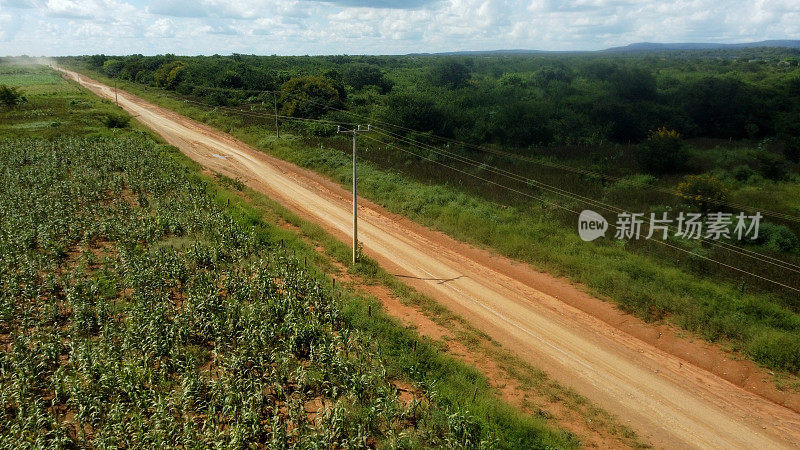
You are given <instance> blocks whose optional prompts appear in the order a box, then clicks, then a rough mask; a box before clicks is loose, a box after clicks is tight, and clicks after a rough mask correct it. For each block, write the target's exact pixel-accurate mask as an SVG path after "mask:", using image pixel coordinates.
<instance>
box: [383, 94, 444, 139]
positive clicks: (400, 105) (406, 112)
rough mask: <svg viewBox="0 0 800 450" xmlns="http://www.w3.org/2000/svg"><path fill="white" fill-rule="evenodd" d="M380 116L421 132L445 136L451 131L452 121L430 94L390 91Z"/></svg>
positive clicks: (387, 120)
mask: <svg viewBox="0 0 800 450" xmlns="http://www.w3.org/2000/svg"><path fill="white" fill-rule="evenodd" d="M381 118H382V119H383V120H385V121H386V122H389V123H393V124H396V125H400V126H403V127H406V128H410V129H412V130H416V131H419V132H422V133H424V132H433V133H435V134H440V135H445V136H449V135H450V134H451V133H452V123H451V122H452V121H451V120H450V118H449V117H448V116H447V114H445V112H444V111H442V109H440V108H439V107H438V106H437V105H436V104H435V103H434V102H433V101H432V100H431V99H430V96H425V95H416V96H415V95H410V94H400V93H391V94H389V97H388V98H387V100H386V106H385V109H384V110H383V113H382V114H381Z"/></svg>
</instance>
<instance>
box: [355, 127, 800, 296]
mask: <svg viewBox="0 0 800 450" xmlns="http://www.w3.org/2000/svg"><path fill="white" fill-rule="evenodd" d="M365 137H366V138H367V139H370V140H373V141H375V142H378V143H380V144H383V145H387V146H389V147H393V148H395V149H397V150H400V151H402V152H405V153H409V154H411V155H414V156H417V157H419V158H423V159H426V160H428V161H430V162H433V163H435V164H438V165H440V166H443V167H446V168H449V169H451V170H454V171H457V172H460V173H463V174H465V175H468V176H471V177H474V178H477V179H479V180H482V181H484V182H486V183H490V184H493V185H495V186H498V187H501V188H504V189H508V190H510V191H512V192H516V193H518V194H520V195H524V196H526V197H529V198H533V199H536V200H539V201H541V202H543V203H546V204H549V205H551V206H554V207H556V208H561V209H563V210H566V211H569V212H571V213H573V214H580V213H579V212H578V211H574V210H572V209H570V208H567V207H565V206H563V205H559V204H557V203H553V202H548V201H546V200H544V199H543V198H542V197H537V196H534V195H531V194H528V193H527V192H524V191H520V190H518V189H514V188H512V187H508V186H505V185H502V184H500V183H497V182H495V181H492V180H489V179H487V178H483V177H480V176H478V175H475V174H472V173H470V172H467V171H465V170H461V169H459V168H457V167H453V166H450V165H448V164H444V163H442V162H440V161H436V160H434V159H431V158H428V157H426V156H423V155H419V154H417V153H414V152H411V151H408V150H405V149H403V148H402V147H399V146H395V145H392V144H389V143H387V142H383V141H380V140H378V139H375V138H371V137H369V136H365ZM609 226H612V227H614V228H618V227H617V226H616V225H612V224H609ZM649 240H650V241H652V242H656V243H658V244H661V245H664V246H667V247H670V248H673V249H675V250H678V251H681V252H684V253H687V254H689V255H691V256H695V257H698V258H701V259H705V260H707V261H710V262H714V263H716V264H719V265H721V266H724V267H727V268H729V269H732V270H735V271H738V272H740V273H744V274H747V275H750V276H753V277H755V278H758V279H761V280H764V281H767V282H770V283H773V284H775V285H777V286H781V287H783V288H786V289H790V290H792V291H796V292H800V289H798V288H795V287H792V286H789V285H787V284H784V283H781V282H779V281H775V280H772V279H770V278H767V277H764V276H761V275H758V274H756V273H753V272H750V271H747V270H744V269H740V268H738V267H735V266H732V265H730V264H727V263H724V262H721V261H717V260H715V259H713V258H709V257H707V256H704V255H700V254H697V253H694V252H692V251H689V250H686V249H683V248H681V247H678V246H676V245H674V244H670V243H669V242H666V241H661V240H658V239H656V240H652V239H649Z"/></svg>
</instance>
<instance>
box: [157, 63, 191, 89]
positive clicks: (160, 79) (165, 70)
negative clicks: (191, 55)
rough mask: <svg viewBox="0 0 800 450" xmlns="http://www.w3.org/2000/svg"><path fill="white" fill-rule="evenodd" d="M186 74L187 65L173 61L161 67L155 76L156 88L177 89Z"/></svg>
mask: <svg viewBox="0 0 800 450" xmlns="http://www.w3.org/2000/svg"><path fill="white" fill-rule="evenodd" d="M185 72H186V63H184V62H183V61H172V62H168V63H166V64H164V65H162V66H161V67H159V68H158V70H156V71H155V73H154V74H153V79H154V80H155V82H156V86H160V87H165V88H167V89H175V87H176V86H177V85H178V83H180V81H181V79H182V77H183V75H184V74H185Z"/></svg>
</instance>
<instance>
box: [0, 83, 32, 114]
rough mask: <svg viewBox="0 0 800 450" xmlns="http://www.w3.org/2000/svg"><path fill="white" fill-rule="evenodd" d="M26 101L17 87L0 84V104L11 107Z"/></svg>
mask: <svg viewBox="0 0 800 450" xmlns="http://www.w3.org/2000/svg"><path fill="white" fill-rule="evenodd" d="M27 101H28V100H27V99H26V98H25V97H24V96H23V95H22V92H20V90H19V88H17V87H14V86H6V85H5V84H0V106H6V107H9V108H11V107H14V106H17V105H19V104H20V103H25V102H27Z"/></svg>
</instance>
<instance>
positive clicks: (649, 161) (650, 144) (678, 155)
mask: <svg viewBox="0 0 800 450" xmlns="http://www.w3.org/2000/svg"><path fill="white" fill-rule="evenodd" d="M639 157H640V162H641V164H642V166H643V167H644V168H645V170H647V171H648V172H650V173H652V174H654V175H660V174H664V173H671V172H673V173H674V172H678V171H680V170H681V169H682V168H683V167H684V166H685V164H686V146H685V145H684V143H683V140H682V139H681V135H680V134H679V133H678V132H677V131H675V130H668V129H667V128H666V127H661V128H659V129H658V130H656V131H651V132H650V136H649V137H648V138H647V140H646V141H645V142H643V143H642V144H641V146H640V154H639Z"/></svg>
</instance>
